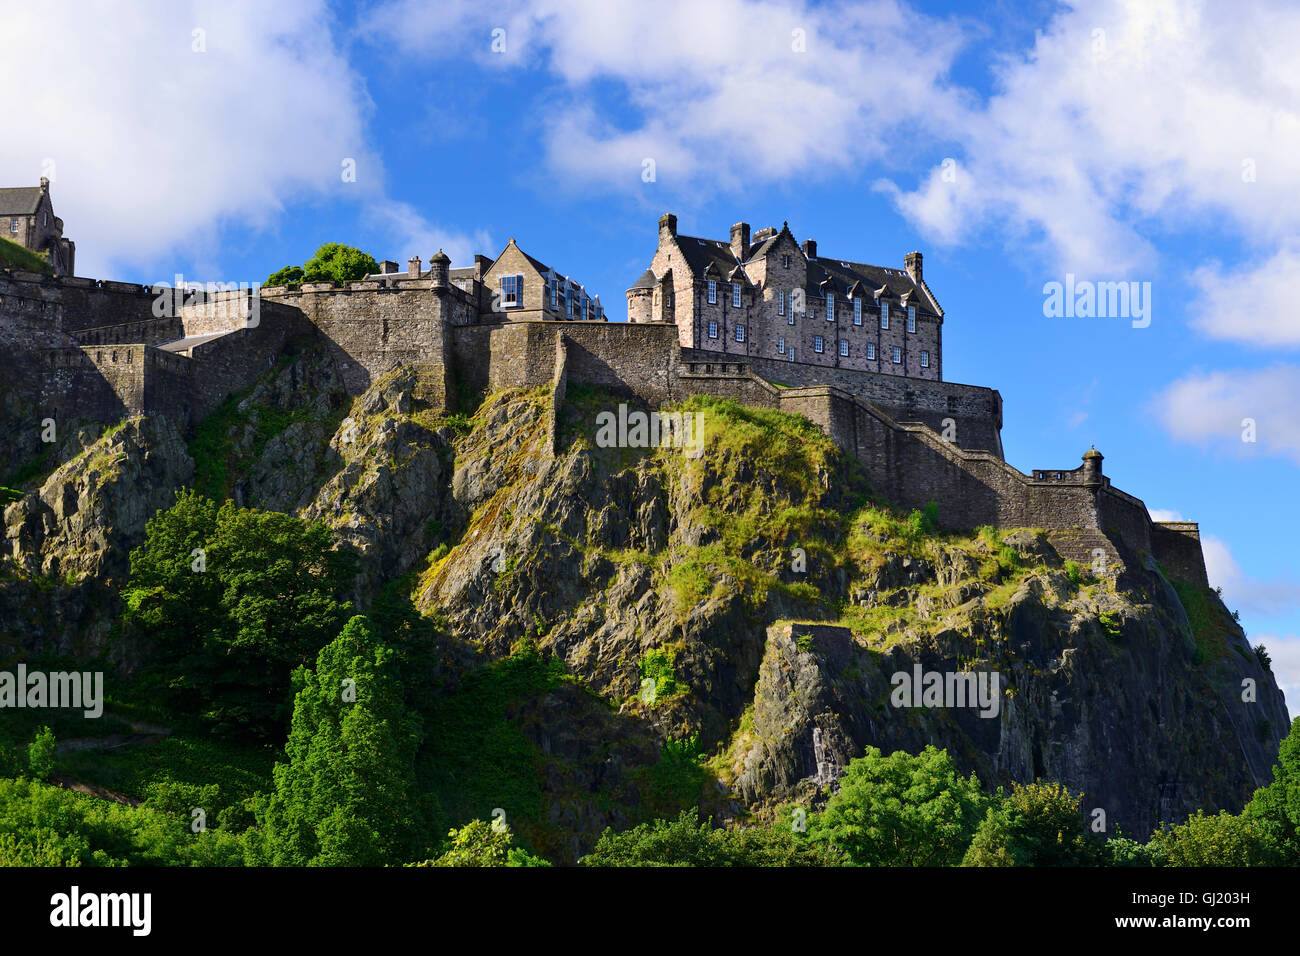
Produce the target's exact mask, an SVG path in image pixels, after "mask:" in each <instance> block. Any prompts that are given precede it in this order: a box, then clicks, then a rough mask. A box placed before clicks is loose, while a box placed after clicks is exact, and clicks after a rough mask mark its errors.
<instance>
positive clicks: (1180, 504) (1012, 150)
mask: <svg viewBox="0 0 1300 956" xmlns="http://www.w3.org/2000/svg"><path fill="white" fill-rule="evenodd" d="M615 10H617V11H618V13H617V14H616V13H615V12H614V11H615ZM0 16H2V18H3V22H5V23H6V27H7V32H8V33H10V35H11V36H18V37H24V38H27V39H28V40H29V41H30V42H29V43H26V44H22V45H21V47H22V49H23V50H24V52H21V53H18V54H16V55H15V56H13V57H11V58H9V59H7V60H5V61H4V62H3V63H0V76H4V78H5V80H6V82H7V87H6V88H8V89H10V90H15V89H24V90H27V91H28V92H27V94H26V96H25V98H23V99H21V100H20V101H19V102H18V103H17V104H16V105H15V103H14V101H13V100H12V99H11V100H10V105H9V107H8V108H7V110H6V112H7V114H12V113H14V112H15V111H16V113H17V115H16V116H10V115H7V117H6V124H7V126H8V128H9V130H10V134H9V135H7V136H6V137H5V140H4V142H0V181H3V184H4V185H18V184H24V183H31V182H35V180H36V179H37V178H38V177H39V176H40V175H42V174H45V175H49V176H50V178H51V179H52V181H53V185H52V191H53V194H54V199H55V204H56V209H57V210H58V212H59V214H60V215H61V216H62V217H63V218H64V220H65V223H66V230H67V234H68V235H69V236H70V237H71V238H73V239H74V240H76V241H77V244H78V250H77V255H78V270H77V271H78V273H79V274H81V275H89V276H94V277H102V278H117V279H126V280H137V281H141V282H154V281H158V280H160V279H170V278H171V276H172V275H173V274H174V273H176V272H181V273H184V274H185V275H186V277H187V278H190V279H196V280H199V281H208V280H214V281H215V280H220V281H256V280H260V279H263V278H265V276H266V275H267V274H268V273H270V272H272V271H274V270H275V269H277V268H278V267H280V266H282V265H285V264H288V263H299V262H302V261H303V260H304V259H306V258H307V257H308V256H309V255H310V254H311V252H312V251H313V250H314V249H315V247H316V246H317V245H319V244H320V243H321V242H326V241H343V242H348V243H351V244H354V245H359V246H361V247H363V248H365V249H366V250H368V251H369V252H371V253H372V254H373V255H375V257H376V258H389V259H395V260H397V261H399V262H401V263H403V264H404V263H405V261H406V258H407V257H408V256H410V255H419V256H420V257H421V258H422V259H424V260H425V261H427V260H428V258H429V256H430V255H431V254H432V253H433V252H434V251H435V250H436V249H438V248H439V247H442V248H445V249H446V250H447V251H448V253H449V254H450V255H451V256H452V258H453V260H454V262H455V263H456V264H463V263H464V262H466V261H467V259H468V258H469V257H470V256H471V255H472V253H473V252H476V251H479V252H484V253H486V254H488V255H495V254H496V253H497V252H498V251H499V250H500V248H501V247H502V246H503V245H504V244H505V242H506V240H507V239H508V238H510V237H511V236H513V237H515V238H516V239H517V240H518V242H519V243H520V245H521V246H522V247H523V248H524V249H526V250H527V251H529V252H530V253H531V254H533V255H534V256H536V257H538V258H540V259H542V260H543V261H545V262H547V263H549V264H551V265H553V266H555V267H556V268H558V269H560V270H561V271H563V272H566V273H569V274H571V275H573V276H575V277H577V278H578V279H579V280H580V281H583V282H585V283H586V285H587V287H588V289H589V290H592V291H594V292H597V293H599V294H600V295H601V298H602V302H603V303H604V304H605V306H606V309H607V311H608V312H609V314H611V315H612V316H616V317H621V316H622V315H625V302H624V298H623V292H624V290H625V289H626V288H627V286H629V285H631V284H632V282H633V281H635V279H636V278H637V276H638V275H639V273H640V272H641V271H642V270H643V269H644V268H645V266H646V264H647V262H648V260H649V257H650V255H651V253H652V251H653V249H654V244H655V233H656V226H655V221H656V219H657V217H658V216H659V215H660V214H661V213H662V212H665V211H671V212H674V213H676V215H677V216H678V219H679V225H680V229H681V231H682V232H684V233H688V234H696V235H706V236H714V237H719V238H726V235H727V230H728V227H729V226H730V224H731V223H733V222H736V221H738V220H744V221H747V222H749V223H751V225H752V226H753V227H754V228H755V229H757V228H761V227H763V226H767V225H776V226H779V225H780V224H781V222H782V221H789V223H790V227H791V229H792V230H793V231H794V233H795V235H796V237H797V238H799V239H803V238H809V237H811V238H814V239H816V240H817V242H818V245H819V249H820V251H821V252H822V254H824V255H832V256H837V257H841V258H852V259H855V260H860V261H867V262H872V263H876V264H880V265H886V266H892V267H901V266H902V260H903V255H904V254H905V253H906V252H908V251H910V250H912V249H920V250H921V251H922V252H924V254H925V272H926V278H927V280H928V281H929V284H930V286H931V287H932V288H933V290H934V291H935V293H936V295H937V296H938V298H939V300H940V302H941V303H942V305H943V307H944V309H945V311H946V321H945V326H944V332H945V342H944V345H945V354H944V358H945V361H944V371H945V377H947V378H948V379H950V380H953V381H961V382H968V383H973V384H981V385H990V386H992V387H995V388H997V389H999V390H1000V391H1001V393H1002V396H1003V399H1004V402H1005V409H1006V415H1005V423H1004V429H1003V441H1004V446H1005V450H1006V454H1007V458H1008V460H1009V461H1010V462H1011V463H1013V464H1014V465H1016V466H1017V467H1019V468H1020V469H1021V470H1024V471H1028V470H1030V469H1033V468H1054V467H1062V468H1069V467H1073V466H1074V465H1075V464H1077V463H1078V460H1079V456H1080V455H1081V454H1082V452H1083V451H1084V450H1086V449H1087V448H1088V446H1089V444H1090V443H1095V444H1096V446H1097V447H1098V448H1099V449H1100V450H1101V451H1103V452H1104V454H1105V455H1106V462H1105V468H1106V471H1107V473H1108V474H1109V475H1110V476H1111V477H1112V479H1113V480H1114V482H1115V483H1116V484H1117V485H1118V486H1120V487H1122V488H1124V489H1125V490H1126V491H1129V492H1130V493H1132V494H1135V495H1137V496H1138V497H1140V498H1142V499H1143V500H1144V501H1145V502H1146V503H1147V505H1148V507H1149V508H1151V509H1152V510H1153V513H1156V514H1157V517H1175V516H1181V517H1184V518H1186V519H1188V520H1196V521H1199V522H1200V523H1201V529H1202V535H1203V537H1204V540H1205V548H1206V554H1207V561H1208V563H1209V566H1210V573H1211V576H1212V579H1213V581H1212V583H1215V584H1218V585H1221V586H1222V587H1223V589H1224V594H1225V598H1226V600H1227V601H1228V604H1229V606H1230V607H1234V608H1238V609H1240V611H1241V613H1242V620H1243V623H1244V625H1245V626H1246V629H1247V633H1248V634H1249V635H1250V638H1251V640H1252V642H1259V641H1263V642H1264V643H1266V644H1267V645H1268V646H1269V648H1270V650H1271V652H1272V654H1273V658H1274V661H1275V670H1277V671H1278V673H1279V675H1280V677H1281V679H1282V681H1283V683H1284V684H1285V685H1286V687H1287V688H1288V689H1289V693H1288V697H1289V698H1290V699H1291V700H1292V701H1294V700H1295V699H1297V698H1296V694H1297V693H1300V574H1298V568H1297V566H1298V564H1300V562H1297V559H1296V557H1295V545H1294V544H1293V542H1295V541H1300V516H1298V515H1297V511H1296V509H1295V508H1294V507H1293V506H1292V493H1293V490H1294V489H1295V487H1296V478H1297V467H1298V466H1300V423H1297V414H1300V412H1298V411H1297V407H1298V406H1300V316H1297V314H1296V311H1295V307H1294V305H1293V298H1294V297H1293V296H1292V295H1289V294H1288V293H1291V292H1293V290H1295V289H1297V287H1300V242H1298V241H1297V238H1296V237H1297V236H1300V189H1297V188H1296V185H1297V183H1300V114H1298V112H1297V103H1300V95H1298V94H1300V66H1298V65H1297V61H1296V59H1295V58H1294V56H1293V55H1292V54H1293V49H1294V45H1295V42H1296V40H1297V39H1300V13H1298V12H1297V11H1296V9H1295V8H1294V6H1293V5H1291V4H1288V3H1285V2H1277V3H1273V2H1264V0H1259V2H1243V3H1235V4H1232V5H1225V4H1215V5H1209V4H1198V3H1190V2H1182V3H1180V2H1172V0H1170V2H1163V0H1146V2H1141V3H1138V2H1134V3H1123V2H1119V0H1096V2H1079V3H1075V4H1070V5H1066V4H1054V3H1038V2H1026V3H1022V4H1013V3H1009V2H1000V0H990V2H985V3H979V2H975V3H960V4H948V3H925V2H917V3H912V4H910V5H909V4H903V3H894V2H869V3H860V4H838V3H812V4H808V3H797V2H775V0H772V2H752V0H718V2H715V3H708V2H701V0H659V2H656V3H653V4H644V5H643V4H627V5H615V4H609V3H606V2H599V0H571V2H563V3H562V2H558V0H552V2H546V0H529V2H524V0H510V2H505V3H495V4H493V3H469V2H459V0H454V2H453V0H449V2H446V3H442V4H437V5H435V4H427V3H416V2H406V0H396V2H374V3H370V4H365V5H363V6H361V7H355V8H354V7H350V6H342V5H338V6H334V5H330V4H326V3H322V2H298V3H283V4H276V5H274V7H273V8H272V6H271V5H266V4H256V3H223V4H208V3H188V4H187V3H167V4H149V3H138V4H132V5H130V6H127V7H109V6H107V5H99V4H70V5H66V6H59V7H51V6H50V5H45V6H41V7H27V8H24V7H23V6H22V5H18V4H14V5H12V8H11V5H10V4H9V3H0ZM497 31H499V32H497ZM51 63H54V64H56V68H51V67H50V64H51ZM31 77H39V82H29V79H30V78H31ZM348 160H354V161H355V168H356V177H355V181H344V176H343V175H342V170H343V168H344V166H345V164H346V162H347V161H348ZM646 160H653V164H654V176H653V179H652V181H647V177H646V175H645V170H646V168H647V164H646ZM1067 273H1070V274H1073V275H1075V276H1077V277H1079V278H1080V279H1093V280H1098V281H1119V280H1124V281H1136V282H1139V283H1150V289H1151V322H1150V325H1149V327H1146V328H1134V327H1133V325H1132V323H1131V322H1130V321H1129V320H1128V319H1126V318H1048V317H1046V316H1045V315H1044V306H1043V303H1044V291H1043V290H1044V285H1045V283H1048V282H1052V281H1064V279H1065V276H1066V274H1067ZM1245 418H1251V419H1253V420H1254V421H1255V423H1256V426H1255V427H1256V439H1257V440H1256V441H1255V442H1253V443H1249V442H1244V441H1242V427H1241V423H1242V420H1243V419H1245Z"/></svg>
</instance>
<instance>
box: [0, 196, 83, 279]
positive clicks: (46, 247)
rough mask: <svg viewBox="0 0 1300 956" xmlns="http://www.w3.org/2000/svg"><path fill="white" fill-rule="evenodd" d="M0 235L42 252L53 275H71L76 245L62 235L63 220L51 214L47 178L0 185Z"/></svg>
mask: <svg viewBox="0 0 1300 956" xmlns="http://www.w3.org/2000/svg"><path fill="white" fill-rule="evenodd" d="M0 235H3V236H4V238H6V239H8V240H10V241H11V242H16V243H18V245H20V246H24V247H25V248H27V249H30V250H31V251H32V252H36V253H43V254H45V255H46V256H47V257H48V259H49V262H50V268H51V269H52V270H53V271H54V274H55V275H68V276H70V275H72V274H73V269H74V268H75V265H76V253H77V247H76V243H74V242H73V241H72V240H71V239H64V238H63V220H62V219H60V218H59V217H58V216H56V215H54V203H53V201H52V200H51V199H50V181H49V180H48V179H46V178H45V177H44V176H42V177H41V184H40V186H32V187H30V188H28V187H20V188H17V189H0Z"/></svg>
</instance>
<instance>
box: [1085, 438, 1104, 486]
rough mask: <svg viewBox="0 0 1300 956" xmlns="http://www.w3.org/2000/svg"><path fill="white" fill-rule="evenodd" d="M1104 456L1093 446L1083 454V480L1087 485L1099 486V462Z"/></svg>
mask: <svg viewBox="0 0 1300 956" xmlns="http://www.w3.org/2000/svg"><path fill="white" fill-rule="evenodd" d="M1104 457H1105V456H1104V455H1102V453H1101V452H1099V451H1097V447H1096V446H1095V445H1094V446H1092V447H1091V448H1089V449H1088V450H1087V451H1085V452H1084V453H1083V480H1084V481H1086V482H1088V483H1089V484H1101V462H1102V459H1103V458H1104Z"/></svg>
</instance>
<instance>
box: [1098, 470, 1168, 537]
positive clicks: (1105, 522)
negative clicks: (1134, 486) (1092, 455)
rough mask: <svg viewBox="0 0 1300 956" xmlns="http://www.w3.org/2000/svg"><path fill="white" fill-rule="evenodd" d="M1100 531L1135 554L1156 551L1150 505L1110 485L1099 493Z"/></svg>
mask: <svg viewBox="0 0 1300 956" xmlns="http://www.w3.org/2000/svg"><path fill="white" fill-rule="evenodd" d="M1097 504H1098V506H1099V509H1100V518H1101V530H1102V531H1104V532H1105V533H1106V535H1107V536H1108V537H1110V538H1112V539H1114V540H1117V541H1119V542H1122V543H1123V544H1124V546H1125V547H1126V548H1128V550H1129V551H1131V552H1133V553H1134V554H1140V553H1146V554H1152V553H1154V549H1153V548H1152V542H1151V517H1150V515H1148V514H1147V507H1146V505H1144V504H1143V503H1142V502H1141V501H1140V500H1139V499H1137V498H1134V497H1133V496H1132V495H1130V494H1126V493H1124V492H1122V491H1120V490H1119V489H1118V488H1112V487H1110V485H1109V484H1107V485H1106V486H1105V487H1103V488H1102V489H1101V491H1100V493H1099V494H1098V495H1097Z"/></svg>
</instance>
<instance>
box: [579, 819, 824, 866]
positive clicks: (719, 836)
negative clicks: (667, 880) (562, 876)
mask: <svg viewBox="0 0 1300 956" xmlns="http://www.w3.org/2000/svg"><path fill="white" fill-rule="evenodd" d="M836 862H838V858H837V857H835V856H834V855H833V853H832V851H829V850H828V848H826V847H825V846H822V845H820V844H817V843H815V842H813V841H811V840H809V839H808V838H807V837H806V836H802V835H800V834H797V833H793V832H792V831H790V830H789V829H788V828H787V829H780V828H775V827H766V826H753V827H735V828H731V829H718V828H715V827H714V826H713V823H712V820H707V821H704V822H698V816H697V811H695V810H683V811H682V812H681V814H679V815H678V816H677V818H676V819H674V820H655V821H654V822H652V823H643V824H641V825H640V826H638V827H635V828H633V829H631V830H625V831H623V832H621V833H617V832H615V831H614V830H613V829H607V830H605V832H604V833H603V834H601V837H600V840H599V841H597V843H596V846H595V848H594V849H593V850H592V851H591V853H590V854H588V855H587V856H585V857H583V858H582V860H581V863H582V864H583V865H584V866H827V865H833V864H835V863H836Z"/></svg>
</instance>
